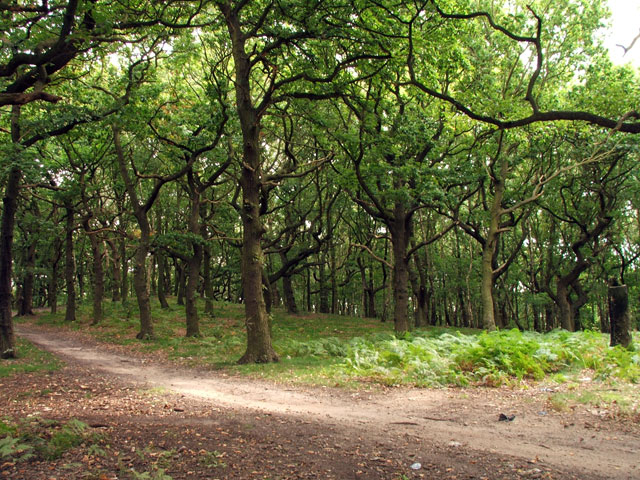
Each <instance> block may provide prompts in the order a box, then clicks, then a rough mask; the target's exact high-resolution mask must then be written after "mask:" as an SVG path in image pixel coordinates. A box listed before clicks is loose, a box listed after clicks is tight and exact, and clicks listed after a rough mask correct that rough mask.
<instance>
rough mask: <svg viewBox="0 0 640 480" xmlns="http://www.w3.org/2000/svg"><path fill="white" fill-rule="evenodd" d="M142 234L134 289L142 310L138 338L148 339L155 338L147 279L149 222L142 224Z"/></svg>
mask: <svg viewBox="0 0 640 480" xmlns="http://www.w3.org/2000/svg"><path fill="white" fill-rule="evenodd" d="M140 227H141V235H140V239H139V241H138V245H137V247H136V253H135V255H134V257H133V262H134V263H133V289H134V290H135V292H136V299H137V300H138V308H139V310H140V331H139V332H138V334H137V335H136V338H138V339H141V340H148V339H152V338H154V336H155V335H154V332H153V321H152V318H151V302H150V300H149V296H150V294H149V282H148V279H147V255H148V253H149V247H148V245H149V235H150V230H149V228H148V224H147V225H146V229H145V227H143V226H142V225H140Z"/></svg>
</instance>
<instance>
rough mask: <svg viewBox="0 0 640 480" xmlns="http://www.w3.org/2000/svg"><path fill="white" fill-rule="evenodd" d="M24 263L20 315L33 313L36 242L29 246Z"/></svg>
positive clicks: (33, 241)
mask: <svg viewBox="0 0 640 480" xmlns="http://www.w3.org/2000/svg"><path fill="white" fill-rule="evenodd" d="M25 257H26V258H25V263H24V279H23V281H22V298H21V299H20V304H19V305H18V316H20V317H22V316H25V315H33V288H34V284H35V273H34V271H35V268H36V242H35V240H32V242H31V243H30V244H29V246H28V247H27V251H26V256H25Z"/></svg>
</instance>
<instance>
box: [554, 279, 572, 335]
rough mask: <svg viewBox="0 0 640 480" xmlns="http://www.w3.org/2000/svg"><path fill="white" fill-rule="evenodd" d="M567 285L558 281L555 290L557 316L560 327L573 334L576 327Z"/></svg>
mask: <svg viewBox="0 0 640 480" xmlns="http://www.w3.org/2000/svg"><path fill="white" fill-rule="evenodd" d="M569 294H570V292H569V285H567V284H566V283H565V282H563V281H561V280H559V281H558V285H557V289H556V299H557V304H558V315H559V317H560V327H562V328H564V329H565V330H568V331H570V332H575V330H576V325H575V321H574V318H573V312H574V310H573V308H572V307H571V299H570V298H569Z"/></svg>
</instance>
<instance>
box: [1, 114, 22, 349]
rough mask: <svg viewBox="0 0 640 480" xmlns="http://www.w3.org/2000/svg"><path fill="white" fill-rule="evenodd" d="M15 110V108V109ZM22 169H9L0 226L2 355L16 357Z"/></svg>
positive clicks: (14, 167)
mask: <svg viewBox="0 0 640 480" xmlns="http://www.w3.org/2000/svg"><path fill="white" fill-rule="evenodd" d="M14 112H15V110H14ZM21 179H22V171H21V170H20V168H18V167H17V166H13V167H12V168H11V170H10V171H9V176H8V178H7V186H6V188H5V193H4V198H3V199H2V206H3V208H2V224H1V226H0V229H1V230H0V316H1V319H0V321H1V322H2V323H1V324H0V357H1V358H16V355H17V352H16V343H15V335H14V333H13V318H12V317H11V269H12V263H13V231H14V227H15V219H16V210H17V209H18V194H19V191H20V190H19V189H20V181H21Z"/></svg>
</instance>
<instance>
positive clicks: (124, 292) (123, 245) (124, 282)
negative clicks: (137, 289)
mask: <svg viewBox="0 0 640 480" xmlns="http://www.w3.org/2000/svg"><path fill="white" fill-rule="evenodd" d="M120 252H121V253H120V260H121V269H122V270H121V271H122V275H121V276H120V282H121V284H120V285H119V288H120V292H121V295H120V299H121V300H122V303H123V304H124V303H126V301H127V298H129V259H128V258H127V241H126V240H125V238H124V237H122V238H121V239H120ZM114 268H116V267H114Z"/></svg>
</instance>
